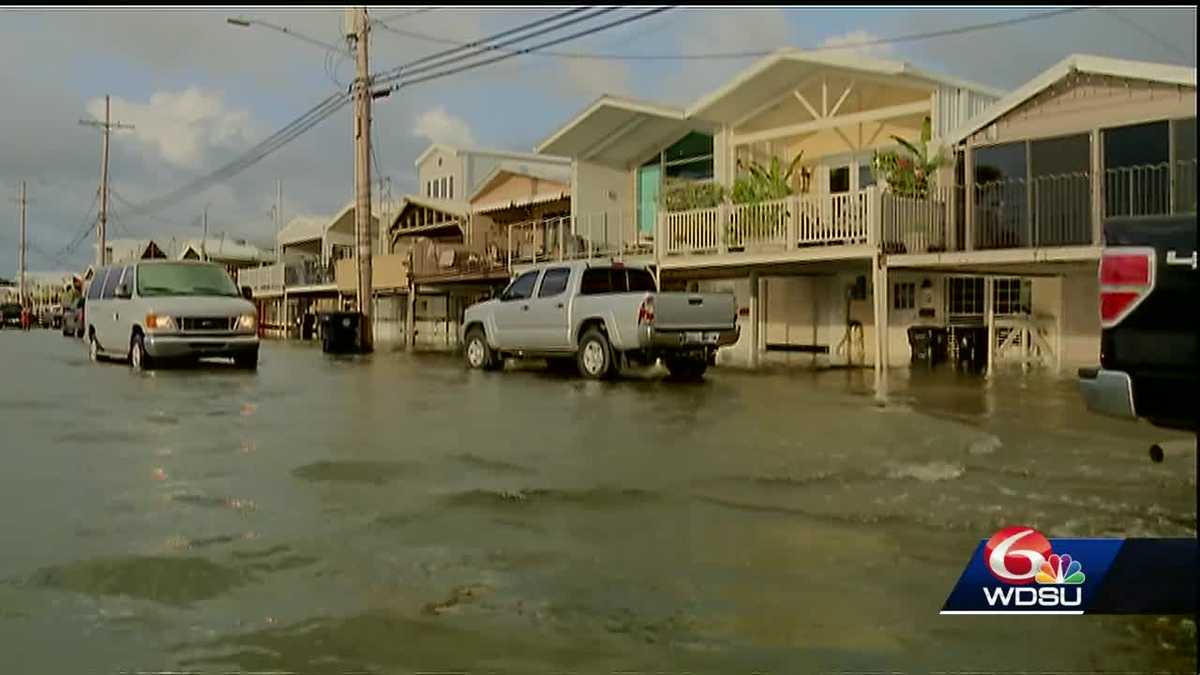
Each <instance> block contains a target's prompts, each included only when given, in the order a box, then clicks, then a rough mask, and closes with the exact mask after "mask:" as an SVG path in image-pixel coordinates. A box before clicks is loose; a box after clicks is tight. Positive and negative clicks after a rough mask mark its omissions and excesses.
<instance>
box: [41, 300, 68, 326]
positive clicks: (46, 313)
mask: <svg viewBox="0 0 1200 675" xmlns="http://www.w3.org/2000/svg"><path fill="white" fill-rule="evenodd" d="M62 311H63V308H62V305H59V304H54V305H43V306H42V309H41V311H40V312H38V324H39V325H41V327H42V328H59V327H60V326H62Z"/></svg>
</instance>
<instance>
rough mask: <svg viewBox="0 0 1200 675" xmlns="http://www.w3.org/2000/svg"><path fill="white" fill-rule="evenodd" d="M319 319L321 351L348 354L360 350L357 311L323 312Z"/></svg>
mask: <svg viewBox="0 0 1200 675" xmlns="http://www.w3.org/2000/svg"><path fill="white" fill-rule="evenodd" d="M320 320H321V351H323V352H325V353H327V354H350V353H354V352H358V351H360V350H361V347H362V345H361V341H360V336H359V332H360V326H361V325H362V315H361V314H359V313H358V312H324V313H322V314H321V315H320Z"/></svg>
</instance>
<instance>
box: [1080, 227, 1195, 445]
mask: <svg viewBox="0 0 1200 675" xmlns="http://www.w3.org/2000/svg"><path fill="white" fill-rule="evenodd" d="M1104 237H1105V247H1104V253H1103V258H1102V260H1101V264H1100V306H1101V309H1100V314H1101V327H1102V333H1101V337H1100V365H1099V367H1092V368H1083V369H1080V371H1079V378H1080V388H1081V390H1082V393H1083V396H1084V400H1085V401H1086V403H1087V406H1088V408H1089V409H1091V410H1093V411H1095V412H1099V413H1103V414H1107V415H1112V416H1117V417H1124V418H1127V419H1136V418H1141V419H1145V420H1147V421H1149V422H1150V423H1152V424H1155V425H1158V426H1162V427H1166V428H1171V429H1181V430H1189V431H1195V430H1196V429H1197V424H1196V418H1197V404H1196V392H1197V384H1198V382H1197V368H1198V367H1200V343H1198V341H1200V332H1198V331H1197V323H1196V307H1197V302H1198V301H1200V285H1198V283H1197V281H1198V280H1200V276H1197V275H1198V274H1200V273H1198V272H1197V259H1196V215H1195V214H1194V213H1192V214H1188V215H1179V216H1162V217H1153V218H1146V217H1143V218H1123V219H1114V220H1110V221H1107V222H1106V223H1105V225H1104Z"/></svg>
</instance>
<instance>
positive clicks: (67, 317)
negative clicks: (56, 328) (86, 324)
mask: <svg viewBox="0 0 1200 675" xmlns="http://www.w3.org/2000/svg"><path fill="white" fill-rule="evenodd" d="M62 334H63V335H64V336H69V337H77V338H81V337H83V296H80V297H78V298H75V300H74V302H72V303H71V305H70V306H69V307H67V308H66V309H64V310H63V318H62Z"/></svg>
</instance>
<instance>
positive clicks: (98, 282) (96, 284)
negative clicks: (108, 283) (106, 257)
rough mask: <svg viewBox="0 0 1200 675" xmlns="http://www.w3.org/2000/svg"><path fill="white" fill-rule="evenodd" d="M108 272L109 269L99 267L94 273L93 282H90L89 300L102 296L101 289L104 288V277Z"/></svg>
mask: <svg viewBox="0 0 1200 675" xmlns="http://www.w3.org/2000/svg"><path fill="white" fill-rule="evenodd" d="M107 274H108V270H107V269H99V270H96V273H95V274H94V275H92V283H90V284H88V292H87V297H88V300H96V299H98V298H99V297H100V290H101V289H103V288H104V277H105V276H106V275H107Z"/></svg>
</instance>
